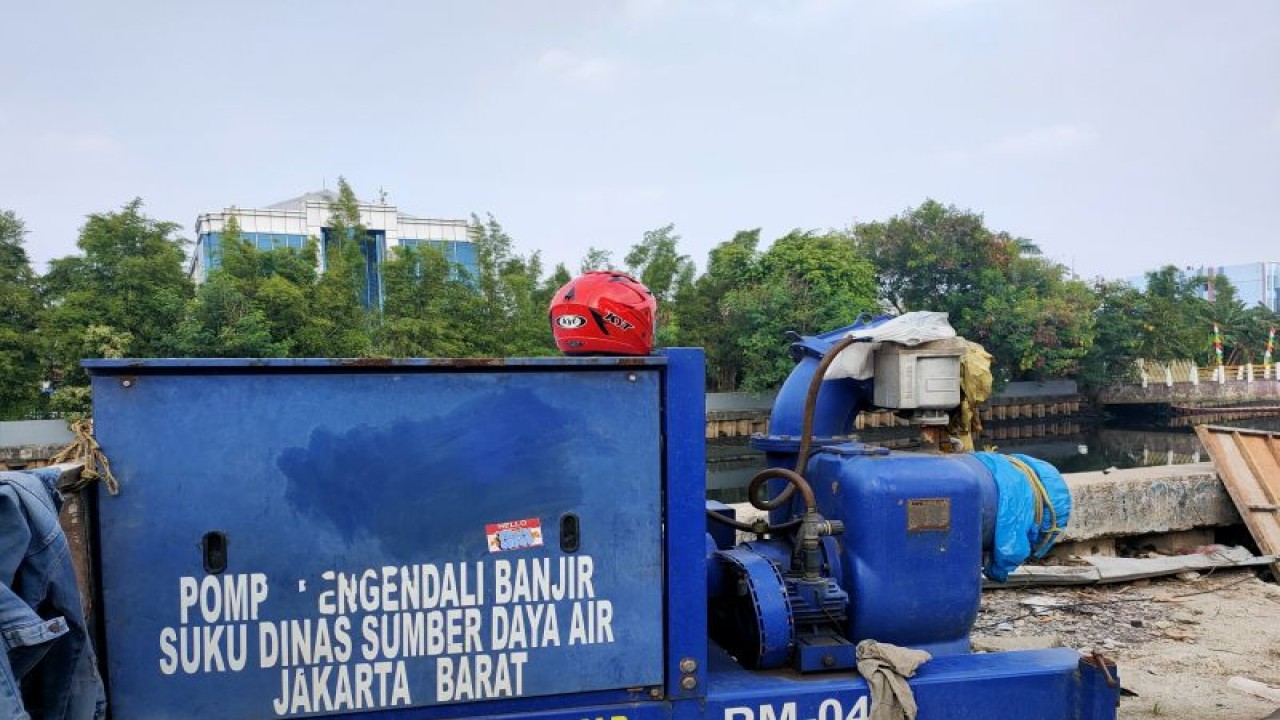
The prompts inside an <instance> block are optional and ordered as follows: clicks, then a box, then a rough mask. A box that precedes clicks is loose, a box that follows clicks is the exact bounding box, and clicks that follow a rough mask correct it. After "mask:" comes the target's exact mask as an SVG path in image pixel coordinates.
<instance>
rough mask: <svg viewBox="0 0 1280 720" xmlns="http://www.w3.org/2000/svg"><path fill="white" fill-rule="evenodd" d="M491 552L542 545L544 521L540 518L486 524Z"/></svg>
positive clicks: (486, 533)
mask: <svg viewBox="0 0 1280 720" xmlns="http://www.w3.org/2000/svg"><path fill="white" fill-rule="evenodd" d="M484 532H485V535H486V536H488V538H489V552H491V553H495V552H504V551H507V550H523V549H524V548H531V547H539V546H541V545H542V521H541V520H539V519H538V518H528V519H525V520H511V521H509V522H501V523H490V524H489V525H485V526H484Z"/></svg>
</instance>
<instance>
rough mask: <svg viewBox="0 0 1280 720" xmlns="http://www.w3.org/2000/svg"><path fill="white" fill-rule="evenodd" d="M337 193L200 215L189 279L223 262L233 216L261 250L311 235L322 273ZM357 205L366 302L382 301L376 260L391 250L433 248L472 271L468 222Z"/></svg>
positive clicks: (473, 255)
mask: <svg viewBox="0 0 1280 720" xmlns="http://www.w3.org/2000/svg"><path fill="white" fill-rule="evenodd" d="M337 197H338V194H337V193H336V192H334V191H332V190H321V191H319V192H310V193H307V194H306V195H302V196H300V197H296V198H293V199H291V200H285V201H283V202H278V203H275V204H274V205H268V206H267V207H265V208H258V209H245V208H236V207H230V208H226V209H225V210H223V211H221V212H215V213H204V214H202V215H200V216H198V217H197V218H196V247H195V252H194V253H193V254H192V257H191V265H190V268H189V272H190V275H191V277H192V278H193V279H194V280H195V281H196V282H202V281H203V280H204V279H205V278H207V277H208V275H209V271H210V270H213V269H215V268H217V267H218V266H219V265H220V264H221V259H222V258H221V247H220V245H221V241H222V233H223V232H224V231H225V229H226V225H227V222H228V220H230V218H231V217H233V216H234V217H235V218H236V221H237V222H238V223H239V224H240V234H241V237H242V238H243V239H245V240H248V241H250V242H253V243H255V244H256V245H257V246H258V248H259V249H262V250H268V249H272V248H281V247H291V248H296V249H301V248H302V247H303V245H304V244H305V243H306V241H307V238H315V239H316V242H317V243H319V245H320V249H321V252H320V269H321V271H323V270H324V266H325V253H324V248H325V246H326V245H327V243H328V241H329V237H328V230H329V228H328V227H327V225H328V222H329V217H330V216H331V215H332V214H333V210H332V203H333V202H334V201H336V200H337ZM359 208H360V224H361V225H363V226H364V227H365V230H366V231H367V232H366V237H365V238H362V240H361V250H362V251H363V252H364V256H365V261H366V297H365V301H366V305H370V306H371V305H372V304H374V303H378V304H381V297H382V275H381V271H380V264H381V262H382V260H383V259H384V258H385V257H387V253H388V252H389V251H390V250H391V249H392V248H397V247H424V246H425V247H435V248H437V249H439V250H440V251H441V252H443V253H444V255H445V257H446V258H448V259H449V260H450V261H451V262H453V263H455V264H457V265H459V266H460V267H461V268H462V269H464V270H465V271H466V272H467V273H469V274H471V275H472V276H474V275H475V272H476V250H475V245H474V244H473V243H472V241H471V236H470V232H469V226H468V224H467V221H466V220H438V219H433V218H422V217H416V216H413V215H406V214H404V213H401V212H400V211H399V209H398V208H397V207H396V206H394V205H387V204H384V203H376V204H375V203H366V202H361V203H360V204H359Z"/></svg>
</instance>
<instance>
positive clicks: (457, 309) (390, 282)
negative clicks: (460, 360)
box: [377, 247, 479, 357]
mask: <svg viewBox="0 0 1280 720" xmlns="http://www.w3.org/2000/svg"><path fill="white" fill-rule="evenodd" d="M382 277H383V283H384V286H385V288H386V306H385V310H384V311H383V315H382V323H381V325H380V326H379V328H378V331H377V348H378V352H379V353H380V354H384V355H388V356H391V357H465V356H467V355H470V354H473V350H474V348H473V342H472V335H473V330H472V328H471V327H470V326H469V325H468V324H467V321H466V318H468V317H473V316H474V315H475V314H476V313H477V312H478V311H479V309H478V306H479V296H478V295H477V294H476V292H475V291H474V290H473V289H472V288H471V287H470V286H469V285H467V283H466V281H465V280H463V279H460V278H458V277H456V272H455V270H454V268H453V267H452V266H451V265H450V263H449V260H448V259H447V258H446V257H445V256H444V253H442V252H440V251H439V250H438V249H436V248H431V247H423V248H397V249H396V251H395V252H394V253H393V254H392V256H391V258H390V259H388V260H387V261H386V262H385V263H384V264H383V269H382Z"/></svg>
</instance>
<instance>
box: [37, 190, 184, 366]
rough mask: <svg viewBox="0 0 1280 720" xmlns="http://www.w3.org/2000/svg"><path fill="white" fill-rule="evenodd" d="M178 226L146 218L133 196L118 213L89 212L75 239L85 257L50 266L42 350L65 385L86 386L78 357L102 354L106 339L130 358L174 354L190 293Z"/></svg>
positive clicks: (44, 281) (45, 285) (45, 279)
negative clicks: (110, 340) (176, 332)
mask: <svg viewBox="0 0 1280 720" xmlns="http://www.w3.org/2000/svg"><path fill="white" fill-rule="evenodd" d="M178 227H179V226H178V225H177V224H176V223H170V222H163V221H159V220H155V219H152V218H150V217H147V216H146V215H144V214H143V212H142V200H140V199H135V200H133V201H131V202H129V203H128V204H126V205H125V206H124V207H123V208H121V209H120V210H119V211H118V212H109V213H100V214H94V215H90V216H89V219H88V221H87V222H86V223H85V225H84V227H83V228H82V229H81V231H80V238H79V241H78V242H77V245H78V247H79V248H80V250H81V251H82V254H81V255H73V256H68V257H64V258H59V259H57V260H54V261H53V262H52V263H50V270H49V272H48V273H47V274H46V275H45V276H44V277H43V278H42V279H41V284H42V286H43V293H44V299H45V303H46V307H45V311H44V312H43V313H42V314H41V318H40V323H39V324H40V338H41V348H42V352H43V353H44V354H45V356H46V357H47V358H49V361H50V362H51V364H52V365H54V366H56V367H58V368H60V369H61V370H62V371H63V372H64V373H65V382H67V383H69V384H72V385H85V384H87V382H88V378H87V376H86V375H85V374H84V372H83V371H82V370H81V369H80V360H81V358H86V357H103V356H104V355H103V353H104V350H103V347H104V345H103V344H102V342H101V338H100V336H101V335H104V334H105V335H106V336H108V337H110V338H112V339H113V340H112V343H111V344H110V346H111V347H113V348H117V349H119V350H120V352H122V354H124V355H127V356H132V357H164V356H167V355H171V354H173V353H174V352H175V350H176V346H175V340H176V334H175V331H176V329H177V327H178V324H179V323H180V322H181V321H182V317H183V312H184V309H185V307H186V303H187V300H188V299H189V298H190V297H191V295H192V284H191V281H190V279H188V277H187V273H186V271H185V270H184V267H183V265H184V252H183V245H184V244H185V241H184V240H182V239H181V238H178V237H175V236H174V233H175V232H176V231H177V229H178ZM91 328H99V330H98V331H96V334H95V332H91V331H90V329H91Z"/></svg>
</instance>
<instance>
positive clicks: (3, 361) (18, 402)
mask: <svg viewBox="0 0 1280 720" xmlns="http://www.w3.org/2000/svg"><path fill="white" fill-rule="evenodd" d="M25 234H26V226H25V225H23V223H22V220H20V219H19V218H18V216H17V215H15V214H14V213H13V211H12V210H3V211H0V420H17V419H20V418H22V417H23V416H24V415H26V414H27V413H30V412H32V411H34V410H35V409H36V407H37V405H38V400H39V398H40V378H41V370H40V356H39V353H38V352H37V349H36V344H35V329H36V319H37V317H38V315H39V312H40V296H39V293H38V291H37V287H36V277H35V273H34V272H32V270H31V262H30V260H29V259H28V258H27V251H26V248H24V247H23V236H24V235H25Z"/></svg>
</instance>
